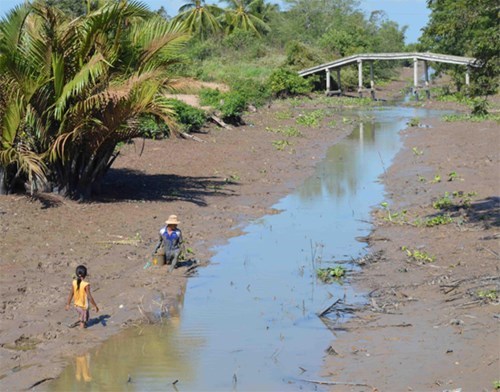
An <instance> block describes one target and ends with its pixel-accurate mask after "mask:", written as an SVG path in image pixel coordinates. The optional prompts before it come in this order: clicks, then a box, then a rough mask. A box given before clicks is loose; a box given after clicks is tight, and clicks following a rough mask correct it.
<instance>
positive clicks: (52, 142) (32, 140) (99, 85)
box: [0, 0, 189, 199]
mask: <svg viewBox="0 0 500 392" xmlns="http://www.w3.org/2000/svg"><path fill="white" fill-rule="evenodd" d="M188 38H189V36H188V35H187V34H186V31H185V29H184V27H183V26H181V25H180V24H178V23H169V22H167V21H165V20H164V19H163V18H161V17H158V16H156V17H154V16H152V15H151V13H150V12H149V11H148V9H147V7H146V6H145V5H143V4H141V3H139V2H132V1H130V2H128V1H126V0H121V1H120V2H115V1H109V2H107V3H106V4H104V6H102V7H101V8H99V9H97V10H96V11H93V12H91V13H89V14H87V15H85V16H82V17H80V18H77V19H74V20H68V19H67V18H66V17H65V16H64V15H63V14H62V13H61V12H60V11H58V10H57V9H55V8H51V7H49V6H46V5H44V4H40V3H35V4H33V5H25V6H21V7H18V8H16V9H15V10H14V11H13V12H12V13H11V14H9V15H8V16H7V17H6V18H5V19H4V20H2V21H1V22H0V53H1V55H0V74H1V75H2V78H1V79H0V104H1V102H4V101H5V102H6V104H5V106H4V107H5V109H3V110H0V114H2V122H1V124H2V139H1V141H2V144H1V145H0V157H3V158H4V157H5V156H9V157H11V158H16V157H17V158H16V159H17V161H19V157H21V156H23V157H26V156H29V157H32V156H34V155H33V154H35V155H36V156H37V157H38V159H32V160H31V162H32V163H33V167H35V164H36V163H38V161H40V159H43V160H45V162H46V166H47V168H48V173H46V171H44V170H43V166H40V168H39V169H37V170H36V171H33V169H32V172H31V176H33V175H40V176H42V175H43V174H45V173H46V174H47V177H48V179H49V180H50V181H51V182H53V183H54V184H55V185H56V186H57V187H58V188H59V191H60V192H61V193H63V194H65V195H67V196H69V197H72V198H78V199H85V198H88V197H89V196H90V195H91V193H92V190H95V189H97V188H98V187H99V184H100V181H101V180H102V178H103V176H104V175H105V173H106V172H107V171H108V169H109V167H110V166H111V164H112V163H113V161H114V159H115V158H116V157H117V155H118V151H117V148H116V146H117V144H118V143H120V142H123V141H127V140H130V139H131V138H133V137H136V136H138V135H139V134H140V131H139V129H138V126H137V124H138V122H137V119H138V117H139V116H140V115H142V114H145V113H149V114H152V115H153V116H156V117H157V118H159V119H161V120H163V121H165V122H167V123H169V124H171V125H172V124H173V123H174V112H173V109H172V107H171V106H170V104H169V103H168V100H167V99H166V98H165V96H164V94H165V92H167V91H168V90H169V88H170V87H171V83H172V81H171V79H170V77H169V75H168V67H169V65H171V64H172V63H174V62H177V61H179V59H180V57H179V53H180V49H181V48H182V46H183V44H184V42H186V41H187V39H188ZM3 86H9V87H10V91H15V92H17V95H16V94H14V95H13V97H15V98H12V97H11V96H9V95H7V94H6V93H4V92H3V91H4V89H3V88H2V87H3ZM15 105H17V109H14V107H15ZM11 113H15V115H13V114H11ZM17 113H19V114H17ZM12 118H13V119H15V121H13V120H11V119H12ZM6 124H7V125H6ZM5 135H7V136H5ZM16 138H17V139H16ZM21 146H22V148H21ZM9 149H10V150H9ZM12 149H14V150H16V149H17V150H18V152H19V153H20V152H26V151H27V150H28V151H29V154H24V155H22V154H21V155H20V154H19V153H18V154H17V155H14V154H13V153H12V152H8V151H12ZM16 159H10V161H9V160H7V159H2V161H1V162H0V163H1V164H2V167H3V168H4V172H5V171H6V170H7V169H8V170H12V169H9V167H12V165H13V164H14V165H15V166H16V167H17V169H18V170H21V169H22V168H23V167H22V166H21V165H20V164H19V163H20V161H19V162H18V163H16ZM25 167H26V166H25ZM29 173H30V171H29V170H28V171H27V174H28V175H30V174H29Z"/></svg>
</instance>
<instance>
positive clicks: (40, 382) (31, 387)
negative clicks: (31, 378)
mask: <svg viewBox="0 0 500 392" xmlns="http://www.w3.org/2000/svg"><path fill="white" fill-rule="evenodd" d="M53 379H54V377H46V378H42V379H41V380H40V381H37V382H36V383H34V384H33V385H31V386H30V387H29V388H26V390H27V391H29V390H30V389H33V388H35V387H36V386H38V385H40V384H42V383H44V382H45V381H50V380H53Z"/></svg>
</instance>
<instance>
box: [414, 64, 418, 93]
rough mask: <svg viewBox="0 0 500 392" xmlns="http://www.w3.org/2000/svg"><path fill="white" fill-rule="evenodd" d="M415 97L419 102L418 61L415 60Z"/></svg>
mask: <svg viewBox="0 0 500 392" xmlns="http://www.w3.org/2000/svg"><path fill="white" fill-rule="evenodd" d="M413 95H415V99H416V100H417V101H418V59H417V58H416V57H414V58H413Z"/></svg>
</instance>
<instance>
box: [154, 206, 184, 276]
mask: <svg viewBox="0 0 500 392" xmlns="http://www.w3.org/2000/svg"><path fill="white" fill-rule="evenodd" d="M179 223H180V221H179V220H178V219H177V215H170V216H169V217H168V219H167V220H166V222H165V224H166V226H163V227H162V228H161V229H160V239H159V240H158V243H157V244H156V248H155V250H154V251H153V254H155V253H156V251H157V250H158V249H159V248H160V246H161V245H162V244H163V247H164V249H165V258H164V263H165V264H170V268H169V272H172V271H173V270H174V269H175V267H176V265H177V263H178V261H179V255H180V253H181V245H182V243H183V239H182V232H181V230H180V229H179V228H178V227H177V225H178V224H179Z"/></svg>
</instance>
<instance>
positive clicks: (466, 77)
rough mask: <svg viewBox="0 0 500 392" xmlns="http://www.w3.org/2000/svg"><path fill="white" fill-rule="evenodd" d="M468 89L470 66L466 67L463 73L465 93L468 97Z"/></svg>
mask: <svg viewBox="0 0 500 392" xmlns="http://www.w3.org/2000/svg"><path fill="white" fill-rule="evenodd" d="M469 88H470V66H467V69H466V71H465V93H466V94H467V95H469Z"/></svg>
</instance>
